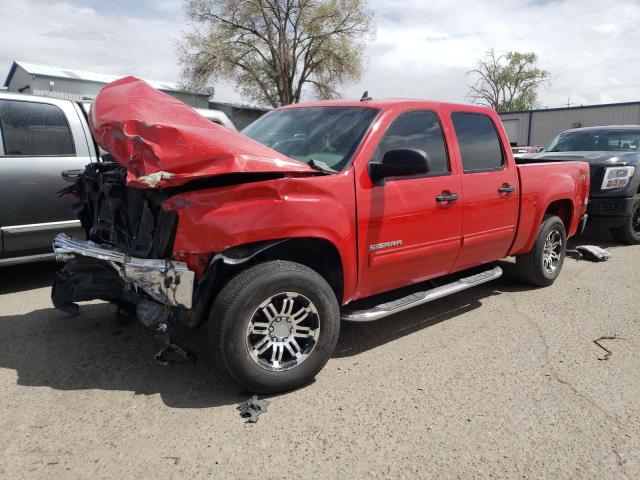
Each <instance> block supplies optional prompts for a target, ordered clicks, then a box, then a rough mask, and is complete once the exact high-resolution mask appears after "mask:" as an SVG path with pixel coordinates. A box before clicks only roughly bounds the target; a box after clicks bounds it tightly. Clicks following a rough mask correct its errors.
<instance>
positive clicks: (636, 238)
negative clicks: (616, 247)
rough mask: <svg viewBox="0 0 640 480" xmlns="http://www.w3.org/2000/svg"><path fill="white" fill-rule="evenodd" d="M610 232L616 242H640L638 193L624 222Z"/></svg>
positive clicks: (639, 196) (639, 202) (639, 198)
mask: <svg viewBox="0 0 640 480" xmlns="http://www.w3.org/2000/svg"><path fill="white" fill-rule="evenodd" d="M610 232H611V236H612V237H613V238H614V239H615V240H617V241H618V242H621V243H629V244H632V245H633V244H638V243H640V195H636V196H635V199H634V205H633V210H632V211H631V215H629V216H628V217H625V218H624V224H623V225H622V226H621V227H615V228H612V229H611V230H610Z"/></svg>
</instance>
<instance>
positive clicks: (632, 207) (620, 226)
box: [516, 125, 640, 244]
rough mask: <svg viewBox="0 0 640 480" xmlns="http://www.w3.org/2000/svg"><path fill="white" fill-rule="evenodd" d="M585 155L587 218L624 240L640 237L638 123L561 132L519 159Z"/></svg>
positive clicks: (634, 240) (571, 158) (551, 159)
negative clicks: (588, 185) (588, 186)
mask: <svg viewBox="0 0 640 480" xmlns="http://www.w3.org/2000/svg"><path fill="white" fill-rule="evenodd" d="M574 160H584V161H586V162H589V166H590V170H591V191H590V193H589V206H588V209H587V213H588V214H589V223H590V224H595V225H596V226H599V227H601V228H608V229H609V230H610V232H611V235H612V236H613V238H615V239H616V240H617V241H619V242H623V243H631V244H635V243H640V165H639V164H640V125H623V126H613V125H611V126H606V127H585V128H575V129H572V130H567V131H564V132H562V133H561V134H560V135H558V136H557V137H556V138H555V139H554V140H553V141H552V142H551V143H550V144H549V146H548V147H547V148H546V149H545V151H544V152H542V153H536V154H531V155H524V156H523V157H520V158H518V159H516V162H517V163H539V162H563V161H574Z"/></svg>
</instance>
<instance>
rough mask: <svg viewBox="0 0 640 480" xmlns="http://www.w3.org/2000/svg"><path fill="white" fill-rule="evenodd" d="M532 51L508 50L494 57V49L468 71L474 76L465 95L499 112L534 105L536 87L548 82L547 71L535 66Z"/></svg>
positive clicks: (527, 107)
mask: <svg viewBox="0 0 640 480" xmlns="http://www.w3.org/2000/svg"><path fill="white" fill-rule="evenodd" d="M537 63H538V56H537V55H536V54H535V53H533V52H525V53H520V52H509V53H507V54H505V55H499V56H496V54H495V52H494V50H493V49H491V50H489V51H488V52H487V54H486V56H485V57H484V58H483V59H482V60H480V61H479V62H478V64H477V65H476V68H475V69H473V70H471V71H470V72H468V75H471V76H473V77H474V79H475V80H474V83H472V84H471V85H467V86H468V87H469V93H468V97H469V98H470V100H471V101H472V102H473V103H477V104H479V105H485V106H487V107H491V108H493V109H494V110H497V111H498V112H505V111H510V110H526V109H529V108H535V107H536V106H537V101H538V87H539V86H540V85H548V84H549V79H550V74H549V72H548V71H546V70H542V69H541V68H538V67H537Z"/></svg>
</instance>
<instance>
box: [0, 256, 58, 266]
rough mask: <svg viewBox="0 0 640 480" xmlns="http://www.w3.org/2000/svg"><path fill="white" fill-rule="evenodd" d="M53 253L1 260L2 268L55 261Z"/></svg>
mask: <svg viewBox="0 0 640 480" xmlns="http://www.w3.org/2000/svg"><path fill="white" fill-rule="evenodd" d="M55 258H56V256H55V255H54V254H53V253H40V254H38V255H27V256H24V257H10V258H0V267H9V266H12V265H20V264H23V263H33V262H44V261H48V260H55Z"/></svg>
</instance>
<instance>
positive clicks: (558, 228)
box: [516, 215, 567, 287]
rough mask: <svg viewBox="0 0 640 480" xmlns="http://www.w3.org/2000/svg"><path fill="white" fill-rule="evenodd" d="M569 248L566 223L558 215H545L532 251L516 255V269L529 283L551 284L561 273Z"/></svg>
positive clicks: (540, 285) (539, 285)
mask: <svg viewBox="0 0 640 480" xmlns="http://www.w3.org/2000/svg"><path fill="white" fill-rule="evenodd" d="M566 248H567V233H566V231H565V228H564V223H562V220H561V219H560V218H559V217H557V216H556V215H547V216H545V218H544V220H543V222H542V224H541V225H540V230H539V231H538V237H537V238H536V241H535V243H534V244H533V248H532V249H531V251H530V252H527V253H525V254H523V255H518V256H517V257H516V270H517V271H518V274H519V275H520V277H521V278H522V279H523V280H524V281H525V282H527V283H530V284H532V285H535V286H537V287H546V286H548V285H551V284H552V283H553V282H554V281H555V279H556V278H557V277H558V275H560V270H561V269H562V264H563V263H564V256H565V251H566Z"/></svg>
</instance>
